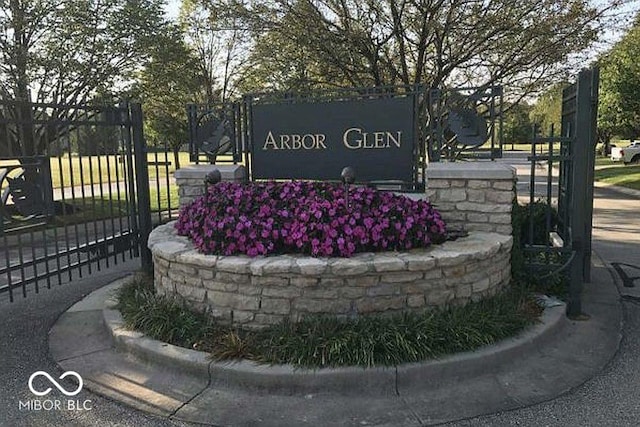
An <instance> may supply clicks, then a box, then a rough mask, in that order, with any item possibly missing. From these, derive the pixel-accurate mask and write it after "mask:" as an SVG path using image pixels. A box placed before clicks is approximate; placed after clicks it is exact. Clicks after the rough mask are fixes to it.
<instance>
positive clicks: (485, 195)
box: [426, 161, 516, 235]
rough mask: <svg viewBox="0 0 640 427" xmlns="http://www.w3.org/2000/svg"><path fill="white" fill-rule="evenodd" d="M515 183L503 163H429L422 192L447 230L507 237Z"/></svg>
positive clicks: (512, 170) (513, 175)
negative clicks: (425, 186)
mask: <svg viewBox="0 0 640 427" xmlns="http://www.w3.org/2000/svg"><path fill="white" fill-rule="evenodd" d="M515 183H516V171H515V169H514V168H513V167H511V166H509V165H506V164H504V163H497V162H480V161H478V162H457V163H430V164H429V166H428V167H427V191H426V193H427V197H428V199H429V201H430V202H431V203H432V204H433V205H434V206H435V208H436V209H437V210H438V211H439V212H440V214H442V217H443V219H444V220H445V222H446V224H447V226H448V227H450V228H451V227H455V228H459V229H462V230H465V231H490V232H496V233H500V234H508V235H511V233H512V230H511V207H512V203H513V199H514V197H515V190H514V187H515Z"/></svg>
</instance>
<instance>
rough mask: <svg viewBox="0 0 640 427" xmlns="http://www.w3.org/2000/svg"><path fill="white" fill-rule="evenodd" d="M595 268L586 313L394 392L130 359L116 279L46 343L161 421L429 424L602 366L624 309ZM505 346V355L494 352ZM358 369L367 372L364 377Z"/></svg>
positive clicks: (537, 398) (530, 399) (100, 386)
mask: <svg viewBox="0 0 640 427" xmlns="http://www.w3.org/2000/svg"><path fill="white" fill-rule="evenodd" d="M592 274H593V280H592V283H590V284H587V285H585V286H586V288H585V293H584V304H583V306H584V310H585V312H586V313H588V314H589V315H590V316H591V319H590V320H589V321H583V322H574V321H568V320H564V318H563V321H562V324H561V327H553V328H547V329H546V332H544V334H545V336H544V337H543V339H539V340H537V341H535V340H533V341H532V339H533V338H531V337H528V338H526V339H520V340H519V341H518V340H515V341H514V342H516V343H517V345H515V346H514V345H513V344H514V342H510V343H509V342H508V343H501V344H499V345H497V346H494V347H491V348H488V349H483V350H482V351H479V352H475V353H472V354H468V355H466V356H465V357H459V356H454V357H452V358H451V360H448V361H447V360H445V361H444V362H443V361H440V362H436V363H445V365H446V364H447V363H448V365H447V366H448V367H447V368H446V369H440V370H431V371H428V370H427V371H426V372H431V374H430V375H427V376H424V377H422V378H423V380H422V384H417V386H414V387H411V388H403V387H401V386H400V387H398V386H396V390H395V392H388V391H385V390H375V389H374V390H369V392H368V393H362V394H357V393H351V394H349V393H340V392H338V391H337V390H333V391H331V390H328V389H326V388H322V387H319V388H318V389H317V391H315V392H314V391H313V390H305V392H303V393H290V392H286V390H284V389H282V388H277V387H268V386H267V387H264V386H262V387H259V388H255V387H237V386H233V385H232V384H228V383H227V384H221V381H220V378H216V375H213V373H214V372H219V371H216V370H215V369H212V368H211V367H212V366H213V364H212V362H209V361H206V362H205V363H206V364H208V366H209V369H208V372H207V371H205V373H204V374H202V373H201V374H198V373H197V372H198V369H184V368H182V369H176V366H177V364H172V363H171V361H172V358H174V360H175V361H179V353H181V352H180V351H178V350H176V349H175V348H173V347H172V346H168V345H162V344H157V345H156V346H155V349H156V351H157V352H160V354H161V355H162V357H157V355H156V356H154V353H153V352H151V353H149V352H146V353H145V352H142V353H138V354H139V356H140V355H141V356H143V357H133V356H132V354H131V353H128V352H122V351H118V350H117V348H116V346H115V345H114V342H113V339H112V336H111V334H110V333H109V332H108V330H107V328H106V327H105V323H104V320H103V308H104V307H105V303H106V302H107V301H108V299H109V295H110V293H112V292H113V288H114V286H117V283H116V284H113V285H111V286H110V287H109V286H108V287H105V288H102V289H100V290H99V291H97V292H94V293H93V294H91V295H90V296H88V297H87V298H85V299H84V300H82V301H81V302H80V303H78V304H76V305H75V306H73V307H72V308H71V309H69V310H68V311H67V312H66V313H64V314H63V315H62V316H61V317H60V319H59V320H58V322H57V323H56V324H55V326H54V327H53V329H52V331H51V334H50V341H49V346H50V351H51V356H52V357H53V359H54V360H55V361H56V362H57V363H58V365H59V366H60V367H61V368H62V369H63V370H73V371H77V372H78V373H80V375H81V376H82V377H83V379H84V381H85V384H86V388H88V389H90V390H91V391H93V392H95V393H98V394H100V395H104V396H107V397H109V398H111V399H114V400H116V401H120V402H123V403H125V404H127V405H130V406H133V407H135V408H137V409H140V410H142V411H145V412H149V413H153V414H156V415H157V416H159V417H162V418H163V419H165V420H166V422H167V423H172V422H173V421H174V420H181V421H186V422H189V423H199V424H205V425H225V426H226V425H230V426H245V425H266V426H270V425H273V426H299V425H323V426H325V425H326V426H331V425H335V426H338V425H340V426H342V425H359V426H362V425H389V426H417V425H432V424H438V423H443V422H447V421H454V420H461V419H465V418H469V417H474V416H477V415H481V414H490V413H495V412H498V411H505V410H510V409H514V408H519V407H524V406H529V405H533V404H535V403H538V402H542V401H546V400H549V399H553V398H554V397H557V396H559V395H561V394H564V393H566V392H568V391H570V390H571V389H573V388H575V387H577V386H579V385H580V384H582V383H583V382H585V381H586V380H587V379H589V378H591V377H593V376H594V375H596V374H597V373H599V372H600V371H601V370H602V369H603V368H604V367H605V365H606V364H607V363H608V362H609V361H610V360H611V359H612V357H613V355H614V354H615V353H616V351H617V349H618V346H619V343H620V339H621V334H620V331H621V323H622V310H621V307H620V302H619V294H618V291H617V289H616V286H615V284H614V283H613V280H612V276H611V275H610V273H609V271H608V270H607V268H606V266H605V265H604V263H603V262H602V261H601V260H600V259H598V258H597V257H596V259H595V260H594V267H593V272H592ZM542 329H543V330H544V328H542ZM132 337H133V338H134V339H137V338H140V337H139V336H136V334H133V335H132ZM532 342H534V345H532V344H531V343H532ZM509 345H511V347H512V348H511V349H510V350H509V351H510V352H509V353H504V354H508V357H507V358H505V357H497V356H496V354H500V352H502V351H504V350H505V347H504V346H509ZM513 348H515V350H514V349H513ZM205 360H206V359H205ZM176 363H177V362H176ZM183 366H184V365H183ZM267 369H268V368H267ZM360 372H362V373H363V376H362V378H363V379H366V377H367V375H369V374H368V373H367V371H364V370H361V371H360ZM353 381H357V377H354V379H353Z"/></svg>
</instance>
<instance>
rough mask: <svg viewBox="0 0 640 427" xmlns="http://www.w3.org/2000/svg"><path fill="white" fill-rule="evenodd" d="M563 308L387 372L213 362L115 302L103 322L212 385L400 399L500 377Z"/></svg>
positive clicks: (542, 338) (139, 351)
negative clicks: (483, 342) (514, 331)
mask: <svg viewBox="0 0 640 427" xmlns="http://www.w3.org/2000/svg"><path fill="white" fill-rule="evenodd" d="M565 310H566V307H565V305H561V306H557V307H553V308H547V309H546V310H545V311H544V313H543V315H542V317H541V319H540V322H539V323H538V324H535V325H533V326H532V327H530V328H528V329H527V330H525V331H524V332H523V333H521V334H520V335H519V336H517V337H514V338H510V339H507V340H504V341H502V342H500V343H497V344H494V345H491V346H488V347H484V348H481V349H479V350H476V351H473V352H467V353H460V354H455V355H452V356H448V357H445V358H443V359H439V360H435V361H429V362H425V363H415V364H407V365H401V366H398V367H388V368H371V369H364V368H356V367H354V368H325V369H322V370H311V369H298V368H295V367H293V366H291V365H272V366H268V365H260V364H257V363H255V362H251V361H238V362H214V361H212V360H211V359H210V358H209V355H208V354H207V353H204V352H200V351H195V350H190V349H185V348H181V347H177V346H174V345H171V344H167V343H163V342H160V341H157V340H153V339H151V338H149V337H147V336H145V335H144V334H142V333H140V332H134V331H129V330H126V329H125V328H124V322H123V319H122V316H121V315H120V312H119V311H117V310H116V309H115V307H114V302H113V301H107V302H106V303H105V308H104V310H103V319H104V324H105V326H106V327H107V330H108V332H109V334H110V335H111V337H112V338H113V341H114V343H115V346H116V348H118V349H119V350H121V351H124V352H128V353H130V354H133V355H134V356H136V357H138V358H141V359H143V360H145V361H147V362H151V363H158V364H160V365H163V366H167V367H173V368H175V367H180V368H181V369H185V370H187V371H189V372H191V373H194V374H196V375H209V376H210V378H211V380H212V383H213V384H216V385H221V386H225V387H229V388H232V389H243V390H247V389H249V390H260V391H265V392H271V393H279V394H299V393H326V392H332V393H338V394H343V395H351V394H358V395H362V394H365V395H398V394H402V393H403V392H405V391H410V390H412V389H417V388H419V389H420V390H421V392H424V391H428V390H430V389H432V390H436V389H437V388H438V387H439V386H440V385H441V384H442V383H447V382H452V381H457V380H458V379H459V378H461V377H465V378H469V377H476V376H482V375H486V374H489V373H496V372H498V371H499V370H500V368H501V366H502V365H503V364H505V363H507V362H509V361H512V360H514V359H517V358H518V357H520V356H524V355H526V354H527V353H529V352H532V351H535V349H536V348H539V347H542V346H544V345H545V344H546V343H548V342H549V341H551V340H552V339H553V338H554V337H555V336H556V335H557V334H558V333H560V332H561V331H562V330H563V329H564V328H565V326H566V325H568V323H569V322H568V320H567V319H566V317H565Z"/></svg>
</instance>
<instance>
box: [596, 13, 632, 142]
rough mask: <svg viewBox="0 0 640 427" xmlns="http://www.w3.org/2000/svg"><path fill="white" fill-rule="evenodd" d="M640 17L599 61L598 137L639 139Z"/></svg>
mask: <svg viewBox="0 0 640 427" xmlns="http://www.w3.org/2000/svg"><path fill="white" fill-rule="evenodd" d="M639 57H640V14H639V15H638V16H637V17H636V18H635V20H634V23H633V25H632V27H631V28H630V29H629V31H628V32H627V33H626V34H625V35H624V36H623V37H622V39H621V40H620V41H619V42H618V43H616V44H615V45H614V46H613V47H612V48H611V50H610V51H609V52H607V53H606V54H605V55H603V57H602V58H601V59H600V104H599V110H598V128H599V130H600V133H601V135H605V137H606V136H608V137H610V136H612V135H613V134H617V135H619V136H621V137H625V138H637V137H638V136H640V97H639V94H640V62H639V61H638V58H639Z"/></svg>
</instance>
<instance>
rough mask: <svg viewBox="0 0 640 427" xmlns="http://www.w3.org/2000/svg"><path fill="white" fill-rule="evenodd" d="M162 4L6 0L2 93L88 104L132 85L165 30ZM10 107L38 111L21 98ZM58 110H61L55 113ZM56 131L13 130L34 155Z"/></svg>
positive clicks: (152, 0) (19, 113)
mask: <svg viewBox="0 0 640 427" xmlns="http://www.w3.org/2000/svg"><path fill="white" fill-rule="evenodd" d="M162 5H163V1H162V0H139V1H130V0H0V96H2V97H4V98H9V99H15V100H18V101H23V102H24V101H38V102H48V103H57V104H59V103H65V104H82V103H85V102H87V101H89V100H91V99H92V98H93V97H94V96H95V95H96V94H97V93H110V92H114V91H117V90H118V89H116V88H121V89H122V88H124V87H126V86H127V85H128V84H129V83H130V81H131V77H132V76H133V73H134V72H135V71H136V70H137V69H139V68H140V67H141V66H142V65H143V64H144V62H145V60H146V58H147V56H148V55H147V51H148V49H149V46H152V45H153V44H154V43H155V42H156V41H157V37H158V35H159V34H162V33H163V31H164V30H165V29H166V22H165V21H164V18H163V12H162ZM3 114H7V115H13V116H15V117H14V119H19V118H20V117H28V114H31V112H30V110H29V107H28V105H26V104H21V106H19V107H16V108H15V109H13V110H11V109H4V110H3ZM58 114H63V113H62V110H60V111H54V112H53V113H52V118H56V115H58ZM57 118H60V117H57ZM23 126H26V125H23ZM18 134H21V137H20V138H18ZM50 134H51V132H45V131H43V130H42V129H22V130H21V129H13V130H12V132H11V137H12V138H13V139H14V140H17V139H19V140H20V145H21V147H20V148H21V149H20V154H22V155H23V156H27V155H33V154H38V153H42V152H43V151H44V150H45V148H46V146H47V145H48V144H49V143H50V142H51V141H49V140H48V139H49V138H48V136H47V135H50Z"/></svg>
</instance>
